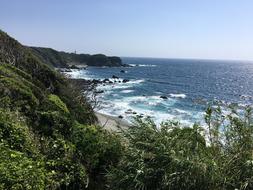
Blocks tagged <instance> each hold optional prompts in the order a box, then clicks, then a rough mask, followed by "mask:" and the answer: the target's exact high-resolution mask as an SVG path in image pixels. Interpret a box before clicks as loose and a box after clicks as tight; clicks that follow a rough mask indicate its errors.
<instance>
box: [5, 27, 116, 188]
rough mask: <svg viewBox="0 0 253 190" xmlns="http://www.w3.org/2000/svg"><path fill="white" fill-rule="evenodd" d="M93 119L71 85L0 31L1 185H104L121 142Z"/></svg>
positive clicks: (89, 108)
mask: <svg viewBox="0 0 253 190" xmlns="http://www.w3.org/2000/svg"><path fill="white" fill-rule="evenodd" d="M95 121H96V117H95V115H94V113H93V110H92V109H91V107H90V105H89V104H88V103H87V102H86V100H85V97H83V96H80V93H79V91H78V90H77V89H76V88H75V87H74V86H72V85H71V84H70V83H69V82H68V81H67V80H66V79H65V78H64V77H62V76H61V75H59V74H58V73H56V72H55V71H53V70H51V69H50V68H49V67H48V66H47V65H46V64H44V63H43V59H41V57H38V56H37V55H36V54H34V53H33V52H32V51H31V50H30V49H29V48H26V47H24V46H22V45H21V44H19V43H18V42H17V41H16V40H14V39H13V38H11V37H9V36H8V35H7V34H6V33H4V32H2V31H0V139H1V141H0V150H1V155H0V184H1V185H0V189H57V188H62V189H64V188H68V189H78V188H84V187H85V186H88V187H92V189H98V186H102V187H103V183H102V182H101V181H103V176H102V175H101V173H103V171H104V170H105V169H106V168H107V167H108V166H109V165H111V164H113V163H115V162H116V161H117V160H115V158H117V157H118V156H115V155H118V154H120V144H119V141H118V138H117V137H116V136H114V135H113V134H109V133H107V132H106V131H103V130H102V129H101V128H100V127H97V126H94V125H93V124H94V123H95ZM109 142H110V143H109ZM114 145H115V146H114ZM107 152H110V153H111V154H110V155H108V154H107ZM97 178H99V181H100V183H99V184H100V185H98V183H96V182H95V181H98V180H97ZM101 184H102V185H101Z"/></svg>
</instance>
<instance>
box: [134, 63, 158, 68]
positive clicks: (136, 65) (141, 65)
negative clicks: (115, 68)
mask: <svg viewBox="0 0 253 190" xmlns="http://www.w3.org/2000/svg"><path fill="white" fill-rule="evenodd" d="M129 65H130V66H132V67H156V66H157V65H150V64H129Z"/></svg>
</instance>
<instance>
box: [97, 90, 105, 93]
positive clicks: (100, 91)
mask: <svg viewBox="0 0 253 190" xmlns="http://www.w3.org/2000/svg"><path fill="white" fill-rule="evenodd" d="M104 92H105V91H104V90H98V91H96V92H95V93H97V94H101V93H104Z"/></svg>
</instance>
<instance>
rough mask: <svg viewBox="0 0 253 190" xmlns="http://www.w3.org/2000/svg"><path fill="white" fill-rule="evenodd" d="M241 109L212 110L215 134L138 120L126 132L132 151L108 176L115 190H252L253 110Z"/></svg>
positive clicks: (210, 123) (208, 118)
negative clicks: (239, 111) (224, 112)
mask: <svg viewBox="0 0 253 190" xmlns="http://www.w3.org/2000/svg"><path fill="white" fill-rule="evenodd" d="M236 110H237V109H235V108H232V109H231V111H230V113H229V114H228V115H224V114H223V112H222V111H221V109H220V107H218V108H212V107H209V108H208V109H207V111H206V117H205V118H206V123H207V124H208V126H207V128H208V129H209V130H205V129H204V128H203V127H200V126H198V125H194V126H193V127H192V128H187V127H181V126H180V124H179V123H178V122H165V123H163V124H162V125H161V126H160V128H159V127H157V126H156V125H155V124H154V123H153V122H152V121H151V120H149V119H146V121H144V120H139V119H137V124H136V125H135V126H134V127H131V128H130V129H129V130H128V131H125V132H123V135H124V136H125V138H126V139H127V142H128V143H126V147H127V148H126V151H125V152H124V156H123V158H122V159H121V160H120V162H119V164H118V165H117V166H116V167H112V168H111V170H110V171H109V172H108V173H107V177H108V180H109V182H110V183H109V184H110V186H109V187H110V188H109V189H122V190H123V189H175V190H178V189H186V190H187V189H189V190H190V189H199V190H201V189H209V190H214V189H215V190H217V189H220V190H227V189H228V190H230V189H231V190H232V189H248V190H249V189H252V188H253V152H252V151H253V123H252V109H251V108H246V110H244V112H243V113H237V111H236ZM242 114H243V115H242ZM207 131H210V133H207V134H206V133H205V132H207Z"/></svg>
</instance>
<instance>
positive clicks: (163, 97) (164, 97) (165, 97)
mask: <svg viewBox="0 0 253 190" xmlns="http://www.w3.org/2000/svg"><path fill="white" fill-rule="evenodd" d="M160 98H162V99H164V100H166V99H168V97H167V96H160Z"/></svg>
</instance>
